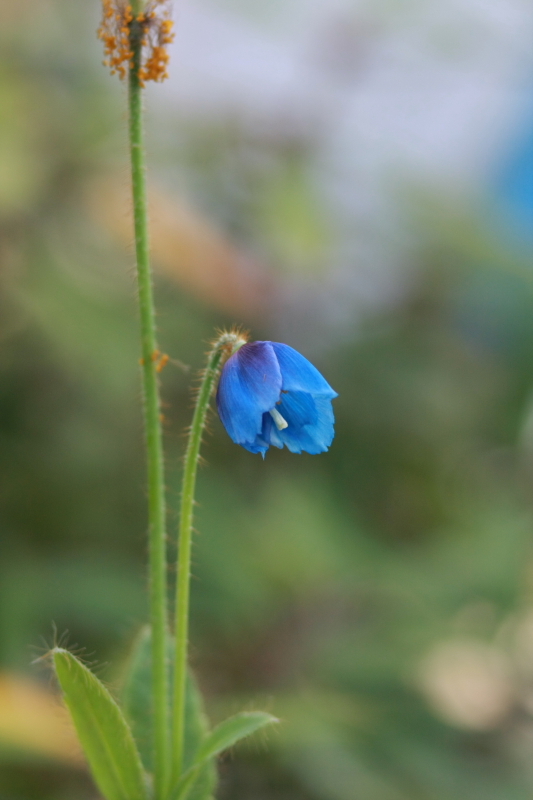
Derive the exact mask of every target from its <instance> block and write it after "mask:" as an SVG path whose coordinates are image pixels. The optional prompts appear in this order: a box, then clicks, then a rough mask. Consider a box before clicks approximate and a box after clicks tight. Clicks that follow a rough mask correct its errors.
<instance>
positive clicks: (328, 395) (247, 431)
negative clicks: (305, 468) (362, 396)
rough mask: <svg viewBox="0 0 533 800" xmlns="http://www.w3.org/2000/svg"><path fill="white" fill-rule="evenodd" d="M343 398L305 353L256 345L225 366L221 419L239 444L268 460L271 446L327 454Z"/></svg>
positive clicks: (219, 401) (276, 345)
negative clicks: (338, 402)
mask: <svg viewBox="0 0 533 800" xmlns="http://www.w3.org/2000/svg"><path fill="white" fill-rule="evenodd" d="M334 397H337V392H334V391H333V389H332V388H331V386H330V385H329V383H327V381H326V380H325V379H324V378H323V377H322V375H321V374H320V372H319V371H318V370H317V369H316V368H315V367H314V366H313V365H312V364H311V363H310V362H309V361H308V360H307V359H306V358H304V357H303V356H302V355H300V353H298V352H297V351H296V350H294V349H293V348H292V347H289V345H287V344H279V343H278V342H250V343H249V344H244V345H242V347H240V348H239V349H238V350H237V352H236V353H234V354H233V355H232V356H231V357H230V358H229V359H228V360H227V362H226V363H225V365H224V368H223V369H222V374H221V376H220V382H219V384H218V390H217V407H218V413H219V416H220V419H221V420H222V423H223V425H224V427H225V428H226V430H227V432H228V434H229V435H230V436H231V438H232V439H233V441H234V442H236V444H240V445H242V446H243V447H245V448H246V449H247V450H249V451H250V452H251V453H261V455H262V456H263V457H264V455H265V453H266V451H267V450H268V448H269V447H270V445H274V447H279V448H282V447H283V446H284V445H285V446H286V447H287V448H288V449H289V450H290V451H291V453H301V452H302V451H305V452H306V453H313V454H314V453H322V452H324V451H325V450H327V449H328V447H329V446H330V444H331V442H332V440H333V436H334V435H335V432H334V430H333V423H334V417H333V409H332V407H331V401H332V399H333V398H334Z"/></svg>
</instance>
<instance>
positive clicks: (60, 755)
mask: <svg viewBox="0 0 533 800" xmlns="http://www.w3.org/2000/svg"><path fill="white" fill-rule="evenodd" d="M1 17H2V20H1V25H0V286H1V288H0V798H1V799H2V800H67V798H68V800H71V799H72V798H76V800H91V799H92V798H96V796H97V795H96V791H95V789H94V787H93V785H92V783H91V781H90V779H89V777H88V775H87V772H86V770H85V768H84V765H83V761H82V760H81V758H80V755H79V753H78V751H77V749H76V746H75V743H73V741H72V735H71V733H70V731H69V730H68V728H67V727H66V723H65V720H64V718H63V717H62V715H61V712H60V711H59V710H58V707H57V703H56V695H55V689H54V686H53V682H52V681H51V679H50V677H49V674H48V672H47V669H46V667H43V666H42V665H40V664H37V665H33V666H32V664H31V662H32V660H34V659H35V658H38V657H39V656H40V655H42V654H43V653H44V652H45V651H46V648H47V646H49V645H50V644H51V643H52V642H53V641H54V637H55V636H56V635H60V636H61V635H63V634H65V632H66V631H68V641H69V642H70V643H71V644H73V645H74V644H77V645H79V646H81V647H83V648H84V649H85V652H86V653H87V654H88V657H89V659H90V660H92V661H94V662H96V663H97V664H98V665H100V666H99V667H98V669H99V674H100V675H102V676H103V677H105V678H106V679H107V680H109V681H110V683H111V684H112V685H113V684H114V682H115V681H117V680H118V676H119V673H120V669H121V665H122V664H123V663H124V659H125V656H126V653H127V651H128V647H129V644H130V642H131V640H132V638H133V637H134V635H135V633H136V631H137V630H138V628H139V626H140V625H141V624H142V623H143V622H144V620H145V619H146V593H145V570H146V568H145V561H146V542H145V531H146V497H145V490H144V483H145V478H144V456H143V444H142V420H141V415H140V402H139V400H140V397H139V394H140V389H139V374H138V331H137V322H136V308H135V286H134V274H133V271H132V264H133V256H132V232H131V218H130V205H129V197H128V165H127V151H126V145H125V142H126V129H125V124H126V118H125V94H124V87H123V86H122V85H120V83H119V82H118V80H117V79H116V78H112V77H111V76H110V75H109V74H108V73H107V72H106V71H105V69H104V68H103V67H102V65H101V60H102V53H101V48H100V44H99V43H98V42H97V40H96V38H95V33H94V32H95V29H96V27H97V24H98V19H99V7H98V2H97V0H91V1H90V2H86V0H3V3H2V15H1ZM174 17H175V20H176V32H177V36H176V40H175V43H174V45H173V47H172V64H171V77H170V79H169V80H168V81H167V82H166V83H165V84H163V85H161V86H150V87H149V88H148V90H147V92H146V98H147V114H148V119H147V127H148V155H149V164H150V186H151V193H152V223H153V237H152V238H153V255H154V264H155V269H156V294H157V302H158V310H159V311H158V322H159V333H160V340H161V346H162V349H163V350H164V351H165V352H166V353H168V354H169V355H170V356H171V359H172V362H171V363H170V364H169V365H168V366H167V367H166V369H165V370H164V372H163V373H162V392H163V398H164V403H165V436H166V447H167V465H168V481H167V483H168V494H169V505H170V511H169V531H170V533H171V535H173V532H174V531H175V527H176V506H177V496H178V486H179V473H180V457H181V455H182V453H183V448H184V439H183V431H184V429H185V427H186V425H187V424H188V421H189V419H190V413H191V394H190V388H191V385H192V383H193V382H194V375H195V373H196V371H197V369H198V368H199V367H200V366H201V364H202V358H203V353H204V351H205V347H206V345H205V342H206V340H208V339H209V338H210V337H211V336H212V333H213V329H214V328H215V327H217V326H224V325H229V324H232V323H242V324H243V325H244V326H245V327H247V328H249V329H250V330H251V331H252V336H253V338H257V339H271V340H274V341H276V340H279V341H285V342H287V343H289V344H291V345H293V346H294V347H296V348H298V349H299V350H301V352H303V353H304V354H305V355H306V356H307V357H309V358H310V359H311V360H312V361H314V363H316V364H317V366H318V367H319V368H320V369H321V371H322V372H323V373H324V375H325V376H326V378H327V379H328V381H329V382H330V383H331V384H332V385H333V387H334V388H335V389H336V390H337V391H338V392H339V398H338V400H336V401H335V409H336V416H337V435H336V438H335V441H334V443H333V446H332V448H331V450H330V452H328V453H327V454H324V455H321V456H308V455H305V454H304V455H301V456H294V455H291V454H290V453H287V452H285V451H284V452H279V451H274V452H269V453H268V456H267V458H266V460H265V461H264V462H263V461H262V460H261V458H259V457H258V456H253V455H251V454H250V453H247V452H245V451H244V450H242V449H240V448H238V447H237V446H235V445H234V444H233V443H232V442H231V441H230V440H229V438H228V437H227V435H226V434H225V432H224V430H223V428H222V426H221V424H220V423H219V421H218V419H216V418H215V417H214V416H213V420H212V424H211V429H212V434H211V436H209V438H208V439H207V441H206V445H205V450H204V455H205V458H206V462H207V465H206V466H205V468H203V469H202V471H201V475H200V482H199V500H200V506H199V508H198V515H197V528H198V535H197V537H196V543H195V551H194V576H195V580H194V588H193V612H192V659H193V663H194V665H195V667H196V671H197V674H198V677H199V680H200V683H201V686H202V688H203V690H204V692H205V694H206V698H207V705H208V710H209V713H210V716H211V717H212V719H213V720H218V719H220V718H221V717H222V716H223V715H224V714H225V713H226V712H227V711H235V710H237V709H239V708H241V707H242V706H243V705H244V706H245V707H249V708H253V707H265V708H267V709H269V710H271V711H273V712H274V713H276V714H278V715H279V716H280V717H281V718H282V719H283V724H282V726H281V727H280V731H279V732H278V733H276V734H271V735H270V736H269V738H268V739H267V740H260V741H256V742H254V743H252V744H250V745H249V746H243V747H241V748H239V749H238V751H237V752H236V753H235V754H234V755H233V756H232V757H230V758H226V759H224V760H223V762H222V764H221V785H220V791H219V798H220V800H229V799H230V798H232V800H233V799H234V800H237V798H238V800H273V798H279V799H280V800H456V799H457V798H458V797H464V798H468V800H526V798H528V799H529V798H531V797H532V796H533V768H532V764H533V547H532V543H533V503H532V489H533V268H532V264H531V258H532V255H533V227H532V223H533V91H532V89H533V48H532V45H531V42H532V41H533V6H532V5H531V4H530V2H529V1H528V0H491V2H490V3H489V2H480V1H479V0H401V2H398V3H390V2H386V1H385V0H382V1H381V0H283V2H282V1H281V0H268V2H266V3H256V2H250V1H249V0H248V2H244V0H176V2H175V11H174ZM54 630H55V631H57V634H56V633H54Z"/></svg>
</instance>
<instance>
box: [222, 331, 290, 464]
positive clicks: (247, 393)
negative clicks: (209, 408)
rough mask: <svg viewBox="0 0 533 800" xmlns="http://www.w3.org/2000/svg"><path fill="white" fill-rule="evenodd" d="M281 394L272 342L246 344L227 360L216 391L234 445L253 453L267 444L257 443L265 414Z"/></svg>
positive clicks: (265, 447) (264, 447) (279, 376)
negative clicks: (239, 445)
mask: <svg viewBox="0 0 533 800" xmlns="http://www.w3.org/2000/svg"><path fill="white" fill-rule="evenodd" d="M280 391H281V372H280V368H279V364H278V360H277V358H276V356H275V354H274V350H273V348H272V346H271V344H270V342H252V343H250V344H245V345H243V346H242V347H241V348H239V350H237V352H236V353H234V355H232V356H231V358H229V359H228V361H227V362H226V364H225V365H224V368H223V370H222V374H221V376H220V382H219V384H218V390H217V406H218V413H219V415H220V419H221V420H222V422H223V424H224V427H225V428H226V430H227V432H228V434H229V435H230V436H231V438H232V439H233V441H234V442H236V443H237V444H241V445H242V446H243V447H246V449H247V450H250V451H251V452H252V453H259V452H264V451H265V450H266V449H268V444H267V443H266V442H265V441H264V440H262V441H257V437H258V435H260V434H261V430H262V427H263V414H264V413H265V412H266V411H269V410H270V409H271V408H274V406H275V405H276V403H277V401H278V400H279V396H280Z"/></svg>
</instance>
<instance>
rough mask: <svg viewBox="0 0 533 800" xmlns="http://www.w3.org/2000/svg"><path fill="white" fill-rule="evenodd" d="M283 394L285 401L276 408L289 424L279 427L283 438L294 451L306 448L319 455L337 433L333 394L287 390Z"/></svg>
mask: <svg viewBox="0 0 533 800" xmlns="http://www.w3.org/2000/svg"><path fill="white" fill-rule="evenodd" d="M281 397H282V402H281V404H279V405H278V406H276V408H278V409H279V411H280V413H281V415H282V416H283V417H284V419H285V420H286V421H287V422H288V423H289V425H288V427H287V428H284V429H283V430H281V431H277V435H278V437H279V439H280V441H282V442H283V444H285V445H286V446H287V448H288V449H289V450H290V451H291V453H301V452H302V451H305V452H306V453H311V454H312V455H316V454H317V453H323V452H324V451H326V450H327V449H328V448H329V446H330V444H331V442H332V441H333V437H334V435H335V431H334V427H333V423H334V421H335V418H334V416H333V409H332V407H331V400H330V398H329V397H324V396H323V395H322V396H313V395H311V394H309V393H305V392H288V393H287V394H282V395H281Z"/></svg>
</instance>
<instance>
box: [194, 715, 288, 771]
mask: <svg viewBox="0 0 533 800" xmlns="http://www.w3.org/2000/svg"><path fill="white" fill-rule="evenodd" d="M274 722H279V719H277V718H276V717H273V716H272V714H267V712H266V711H243V712H242V713H240V714H235V716H234V717H230V718H229V719H226V720H224V722H221V723H220V725H217V726H216V728H213V730H212V731H211V733H210V734H209V735H208V736H207V738H206V739H205V741H204V742H203V744H202V746H201V747H200V748H199V750H198V752H197V754H196V758H195V759H194V763H195V764H200V763H201V762H202V761H205V760H206V759H207V758H213V757H214V756H217V755H218V754H219V753H222V752H223V750H227V749H228V748H229V747H232V746H233V745H234V744H236V743H237V742H238V741H240V740H241V739H244V738H245V737H246V736H251V735H252V733H255V732H256V731H258V730H259V729H260V728H264V727H265V725H271V724H272V723H274Z"/></svg>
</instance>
